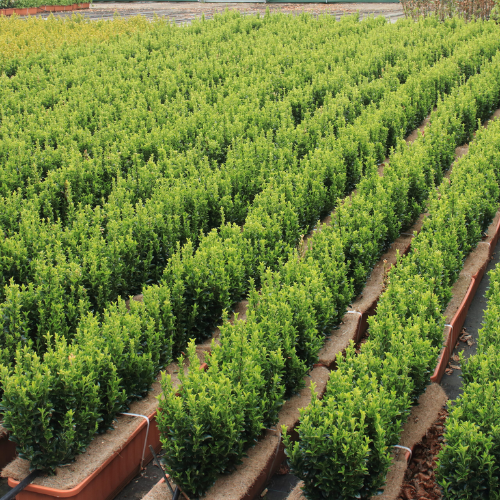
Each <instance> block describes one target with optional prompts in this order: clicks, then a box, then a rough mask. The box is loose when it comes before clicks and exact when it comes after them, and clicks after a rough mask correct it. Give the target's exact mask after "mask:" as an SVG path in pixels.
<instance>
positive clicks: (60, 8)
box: [52, 5, 66, 12]
mask: <svg viewBox="0 0 500 500" xmlns="http://www.w3.org/2000/svg"><path fill="white" fill-rule="evenodd" d="M65 7H66V6H65V5H54V6H53V8H54V10H53V11H52V12H62V11H63V10H64V8H65Z"/></svg>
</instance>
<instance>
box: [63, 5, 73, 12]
mask: <svg viewBox="0 0 500 500" xmlns="http://www.w3.org/2000/svg"><path fill="white" fill-rule="evenodd" d="M71 10H73V5H63V11H64V12H69V11H71Z"/></svg>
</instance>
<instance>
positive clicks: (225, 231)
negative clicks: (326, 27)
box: [4, 33, 498, 466]
mask: <svg viewBox="0 0 500 500" xmlns="http://www.w3.org/2000/svg"><path fill="white" fill-rule="evenodd" d="M497 48H498V40H497V39H494V38H492V36H491V34H490V33H487V34H486V35H485V36H484V37H480V38H479V39H474V41H470V42H469V43H468V44H464V45H463V46H460V47H458V48H457V49H456V51H457V53H456V54H455V55H453V56H452V57H450V58H449V59H445V60H443V61H440V62H439V63H438V64H437V65H436V66H435V67H433V68H430V69H428V70H426V71H423V72H422V74H421V75H412V77H411V78H409V79H408V80H407V83H406V84H405V85H402V86H401V87H399V88H398V90H396V91H395V92H393V93H389V95H388V96H387V98H386V100H385V101H384V106H383V108H382V109H379V110H372V112H373V113H375V114H379V116H382V117H385V118H384V119H381V120H380V121H379V120H375V121H374V122H375V124H376V127H378V130H377V131H376V132H375V131H374V132H373V134H374V135H375V139H374V140H365V139H366V138H360V140H359V141H358V142H359V143H362V146H361V145H359V144H357V142H353V143H352V144H351V145H352V146H354V147H359V149H363V150H362V151H359V150H358V151H356V152H355V155H354V154H353V155H350V156H349V161H350V162H352V163H361V162H362V160H364V159H365V157H366V156H367V155H368V156H369V155H370V153H367V152H366V151H364V149H367V150H368V151H372V152H373V151H375V150H380V149H382V150H383V149H387V147H388V145H389V144H390V142H391V140H394V138H392V139H390V138H388V137H387V136H384V130H385V125H384V122H387V120H388V119H389V118H388V117H389V115H390V116H391V118H394V116H395V114H396V113H399V119H400V120H401V123H402V124H403V125H405V126H408V125H409V123H412V122H413V121H415V120H417V119H421V118H422V117H423V116H425V114H427V112H428V110H429V109H430V108H431V107H432V106H433V105H434V103H435V101H436V99H437V89H440V90H441V91H446V90H449V89H450V88H453V87H454V86H455V85H457V84H458V81H459V80H460V75H461V74H462V75H463V74H464V72H465V73H467V74H468V73H469V72H474V71H475V70H476V65H478V64H479V61H481V60H482V59H483V57H484V56H485V55H487V57H491V55H492V54H493V53H494V52H496V50H497ZM473 54H475V55H473ZM464 76H466V75H464ZM406 85H407V86H406ZM416 89H418V92H419V94H418V98H417V97H416V95H417V94H416V92H417V90H416ZM393 99H394V102H393ZM412 103H413V104H412ZM405 104H406V106H405ZM364 118H366V119H368V118H370V117H369V116H368V115H367V116H366V117H364ZM356 125H357V126H356V127H353V128H352V133H353V134H354V135H356V134H359V135H360V136H364V135H365V134H364V132H366V130H364V129H365V127H366V126H367V123H366V122H365V119H363V120H362V121H360V122H359V124H356ZM370 130H373V129H370ZM403 130H404V129H403ZM385 132H386V133H387V131H386V130H385ZM394 133H395V134H396V137H397V136H398V135H401V134H402V133H403V132H402V131H401V130H395V131H394ZM380 136H381V137H380ZM346 155H347V153H346ZM346 161H347V160H346ZM339 162H340V163H342V161H340V160H339ZM346 168H347V167H346ZM357 168H361V167H360V166H359V165H358V167H357ZM292 177H293V179H288V180H289V181H290V185H288V183H287V184H285V187H287V188H290V190H289V191H287V190H285V192H284V193H281V196H280V195H279V194H276V193H274V194H273V193H272V192H271V193H269V191H273V190H272V189H271V188H269V189H268V190H266V192H265V196H264V195H263V196H262V197H260V198H259V200H258V201H257V202H256V203H255V204H254V205H255V210H253V209H252V212H251V214H250V215H249V217H248V218H247V223H246V224H245V227H244V231H243V233H241V231H240V228H239V227H234V226H229V225H226V226H224V227H223V228H222V229H221V231H220V232H219V233H217V232H215V231H213V232H212V233H210V234H208V235H206V236H204V237H203V238H202V241H201V243H200V245H199V247H198V249H197V250H196V251H195V252H194V255H193V251H194V248H193V246H192V245H190V244H188V245H186V246H185V247H184V248H183V249H182V251H178V252H176V254H175V255H174V257H173V258H172V259H171V261H170V262H169V265H168V266H167V269H166V271H165V273H164V280H163V283H162V286H160V287H148V288H147V289H146V290H145V291H144V303H143V304H136V303H132V304H131V311H130V314H124V312H125V308H124V306H123V305H113V306H112V307H110V308H108V310H107V311H106V314H105V315H104V318H103V319H102V321H99V319H98V318H96V317H94V316H92V315H89V316H87V317H85V318H84V319H83V320H82V321H81V322H80V324H79V332H78V334H77V337H76V338H75V342H74V343H73V344H71V345H62V344H61V343H60V342H58V346H59V347H60V348H59V347H58V349H57V350H56V352H53V351H51V353H50V356H51V359H52V360H54V359H58V361H57V363H62V364H64V365H67V364H68V360H69V359H70V358H71V359H73V356H75V355H76V357H77V360H78V358H80V355H81V356H82V358H83V359H92V360H96V362H92V363H90V365H91V366H92V371H94V370H95V369H96V367H97V369H98V370H102V371H101V372H100V373H99V374H98V377H100V384H99V385H100V389H99V391H100V395H99V396H98V398H100V401H97V400H96V395H95V394H94V393H93V394H92V398H91V399H92V404H93V405H95V406H94V407H93V408H94V410H93V412H94V417H95V415H96V414H97V415H99V416H100V418H101V419H102V421H101V425H102V429H105V428H107V427H108V426H109V425H111V423H112V421H113V418H114V415H115V413H116V411H119V407H120V405H121V404H123V390H119V383H118V382H117V381H118V380H120V379H121V385H122V387H124V388H125V389H126V390H125V397H126V398H131V397H133V396H136V395H137V394H140V393H142V392H144V391H147V388H148V387H149V386H150V384H151V383H152V380H154V376H155V373H156V372H157V371H158V370H159V367H161V366H162V365H163V364H164V363H165V362H167V361H168V359H169V357H170V353H169V349H170V348H172V347H175V348H177V349H179V348H182V347H183V346H184V345H185V344H184V343H185V338H186V336H187V335H189V336H195V337H198V338H200V337H201V338H202V337H203V336H204V335H206V333H207V332H208V331H210V326H212V325H213V324H214V323H215V322H216V321H218V319H219V317H220V315H221V311H222V310H223V309H224V308H227V307H230V305H231V303H234V302H235V301H237V300H239V299H240V298H241V296H242V295H243V294H244V293H246V291H248V281H247V279H248V277H249V276H253V277H254V278H256V279H258V277H259V272H260V271H259V270H258V269H255V268H254V266H255V261H256V260H261V261H263V262H265V263H266V264H269V265H277V264H278V263H279V259H280V258H282V257H285V258H286V257H287V253H288V252H289V249H290V248H291V247H292V245H294V244H295V241H296V240H297V238H298V235H299V232H300V226H299V224H298V221H297V219H298V217H297V215H296V212H297V211H298V210H300V207H301V206H304V205H307V204H309V203H308V202H309V201H311V200H310V199H309V195H310V193H309V192H307V191H306V192H304V193H303V195H302V196H301V197H298V196H297V193H296V192H295V191H294V189H293V188H294V185H296V186H300V185H303V184H304V182H303V178H302V177H301V176H300V173H298V174H297V175H295V176H292ZM292 181H293V182H292ZM325 184H327V183H326V181H325ZM282 187H283V186H280V189H281V188H282ZM323 190H324V191H328V187H327V186H326V185H323ZM314 194H315V195H317V193H314ZM267 195H269V196H267ZM367 197H368V198H369V194H367ZM319 198H320V199H321V197H319ZM313 201H314V203H310V205H311V206H314V207H315V210H316V212H315V214H316V217H318V216H319V214H320V213H321V210H322V209H323V205H322V203H321V202H320V201H318V199H316V200H313ZM415 203H417V202H415ZM252 208H253V207H252ZM356 210H357V207H356V206H351V205H346V206H345V207H344V209H343V211H342V213H343V215H342V217H343V220H342V225H343V226H344V234H346V228H347V227H348V226H349V225H350V224H351V223H352V226H353V227H357V224H359V223H357V222H356V214H355V212H356ZM294 212H295V213H294ZM276 213H278V214H280V215H279V217H276ZM249 221H250V222H249ZM318 238H319V237H318ZM391 239H392V236H391ZM317 241H319V239H317ZM253 245H255V250H256V251H257V255H258V256H259V257H258V258H253V257H252V255H253V254H252V252H251V251H249V250H251V247H252V246H253ZM320 247H321V244H315V248H316V250H313V251H312V254H314V253H315V252H316V251H317V252H321V251H322V250H321V249H320ZM346 248H348V249H349V252H350V257H349V259H352V260H353V261H354V260H356V252H359V249H358V248H356V247H351V246H350V245H349V244H348V243H346ZM247 251H249V252H248V253H245V252H247ZM378 252H379V250H378V249H374V250H373V251H372V252H371V253H370V254H368V255H366V256H365V260H364V261H363V262H365V264H366V265H367V266H368V268H370V267H371V266H372V265H373V263H374V262H375V260H376V258H377V256H378ZM328 258H329V257H328ZM328 258H327V260H328ZM340 260H341V261H344V260H345V257H342V258H341V259H340ZM361 262H362V260H359V262H358V268H357V269H356V270H353V271H352V273H353V276H352V278H353V280H354V282H355V286H356V288H359V287H360V286H362V283H363V281H364V277H363V276H364V274H363V273H366V270H367V269H368V268H367V269H362V266H364V265H365V264H361ZM360 266H361V267H360ZM291 267H292V264H290V268H291ZM49 272H50V273H51V274H53V270H52V269H51V268H50V266H49V267H47V273H49ZM328 272H329V273H330V276H329V280H330V281H331V282H335V273H336V270H335V269H333V268H332V269H330V270H329V271H328ZM77 275H78V273H76V272H74V273H73V276H75V277H76V276H77ZM245 275H246V276H245ZM76 279H78V278H76ZM348 279H350V277H348ZM321 280H322V278H321V279H319V281H318V283H319V282H320V281H321ZM318 283H316V285H317V284H318ZM316 285H315V286H316ZM270 286H272V285H270ZM318 286H319V285H318ZM321 286H322V285H321ZM342 286H344V285H341V284H340V282H339V284H338V285H337V287H338V289H337V290H336V291H335V293H336V294H338V295H339V296H341V295H344V292H343V290H342V289H341V287H342ZM10 290H11V291H12V294H11V295H10V296H9V304H10V305H13V306H15V307H18V306H19V296H20V295H22V294H19V287H17V288H16V286H15V285H14V286H11V287H10ZM64 298H65V299H66V296H64ZM44 300H45V301H46V300H47V297H44ZM341 300H342V301H347V300H348V298H347V295H346V296H345V297H343V298H342V299H341ZM172 311H175V314H172ZM342 312H343V307H341V308H340V309H339V311H337V312H335V313H333V312H331V313H329V314H327V315H326V317H327V320H326V322H324V324H323V325H322V326H321V329H322V331H327V330H328V329H329V326H330V325H331V324H333V323H335V322H338V321H339V320H340V318H341V316H342ZM16 314H19V310H18V309H17V310H16V311H14V312H13V315H12V317H15V315H16ZM21 316H22V314H21ZM313 340H314V345H311V346H310V348H308V349H309V354H308V355H307V356H308V358H307V359H303V360H301V361H299V362H298V364H297V366H296V373H297V375H296V376H295V380H296V381H297V380H299V381H300V380H301V378H302V377H301V373H303V372H304V370H305V369H306V367H307V365H310V364H312V358H314V357H315V353H314V354H311V353H313V352H314V350H315V349H316V350H317V349H318V348H319V346H320V343H321V342H320V339H319V338H315V339H313ZM131 341H133V342H134V348H133V351H135V350H136V349H137V350H138V351H142V352H141V354H140V355H134V356H130V353H129V351H128V348H129V345H130V342H131ZM306 343H307V342H306ZM106 344H107V346H106ZM172 344H173V345H172ZM96 345H99V346H100V348H99V349H97V350H96V349H95V346H96ZM140 346H143V347H140ZM106 348H108V349H109V350H110V352H111V353H112V354H113V357H114V358H113V359H116V367H118V368H116V369H115V368H114V365H112V364H110V363H108V364H107V365H105V364H103V360H102V359H101V353H102V352H104V351H105V349H106ZM146 349H147V352H144V351H146ZM87 356H90V357H88V358H87ZM95 356H99V360H97V358H95ZM35 358H36V357H34V356H33V355H32V353H31V352H30V351H29V350H26V349H25V350H24V351H22V352H20V354H19V355H18V359H17V364H18V365H19V369H17V368H15V369H14V370H15V373H11V374H10V375H9V376H6V377H4V380H5V381H6V382H5V383H6V384H8V391H7V389H6V393H7V392H8V394H6V396H5V398H4V399H5V401H11V402H13V401H14V399H15V393H16V391H17V389H16V388H17V387H24V386H27V385H29V383H28V381H27V380H25V378H26V377H28V378H29V377H35V371H34V370H33V367H34V366H36V370H37V372H38V374H37V375H36V377H37V380H40V381H43V383H44V384H45V386H47V385H48V386H50V383H51V382H50V381H52V382H53V383H54V384H55V385H54V387H56V385H57V384H59V383H61V381H60V377H58V376H56V375H55V374H56V373H57V372H58V371H59V370H55V369H52V370H50V369H48V368H47V367H44V365H43V364H42V363H40V362H39V361H36V363H34V360H35ZM82 358H80V360H81V359H82ZM293 358H294V359H298V358H296V357H293ZM290 359H292V357H290ZM28 362H29V365H30V366H31V367H32V371H30V372H29V373H27V372H23V370H22V365H23V364H24V363H28ZM80 363H81V361H78V367H79V368H78V369H80V370H82V369H83V367H82V365H81V364H80ZM76 365H77V362H76V361H74V362H73V363H72V370H73V371H74V370H76ZM53 368H54V367H53ZM47 370H49V371H51V374H49V373H48V371H47ZM113 370H115V371H113ZM81 373H82V376H83V375H84V372H83V371H82V372H81ZM39 375H40V378H38V376H39ZM73 375H74V373H73V374H71V376H73ZM23 380H24V381H25V382H26V383H24V382H23ZM76 380H78V377H77V378H76ZM74 383H75V382H74V381H73V382H72V383H71V384H74ZM6 386H7V385H6ZM48 386H47V387H45V388H44V390H47V391H50V390H52V391H53V397H57V398H59V400H60V401H61V405H64V404H65V403H64V401H62V400H63V399H64V393H63V392H62V391H63V390H69V389H68V387H69V385H68V386H67V387H66V386H65V387H64V388H63V387H61V390H60V391H59V390H56V389H54V388H52V389H51V388H50V387H48ZM292 387H293V386H291V387H290V388H289V389H288V390H290V391H291V390H293V389H292ZM87 389H88V388H87ZM87 389H86V390H87ZM89 390H92V391H93V389H92V388H90V389H89ZM108 390H109V392H108ZM56 393H57V394H56ZM12 397H14V399H11V398H12ZM30 397H31V396H30ZM34 397H35V396H34ZM36 397H38V396H36ZM91 399H90V397H82V398H81V400H80V404H84V403H85V404H88V403H89V402H90V400H91ZM40 404H42V402H40ZM43 404H44V405H46V404H48V403H47V400H44V401H43ZM37 405H39V403H37ZM5 406H6V408H8V410H9V412H11V413H10V415H12V416H11V417H10V416H9V415H7V417H6V422H7V420H9V419H10V422H14V421H15V425H16V429H17V430H16V434H18V436H17V437H18V439H19V440H20V442H21V443H24V444H22V446H25V447H26V449H28V448H29V446H28V443H29V442H31V441H30V440H33V439H34V437H33V434H31V435H30V434H29V433H27V427H26V425H25V423H24V422H21V420H22V418H21V420H19V418H20V416H21V415H22V412H17V411H15V410H14V407H12V408H11V407H10V403H6V404H5ZM37 407H40V406H37ZM63 407H64V406H63ZM96 407H97V409H95V408H96ZM47 408H48V407H47ZM73 418H80V417H79V415H78V413H75V414H74V415H73ZM92 422H94V420H92ZM30 425H33V421H31V424H30ZM37 425H38V424H37ZM85 425H87V424H85ZM92 425H93V424H92ZM75 427H76V428H77V429H78V432H80V426H79V425H78V424H75ZM90 431H91V429H88V430H84V431H82V435H84V437H82V443H84V442H85V440H87V439H88V436H89V435H90ZM21 436H22V437H21ZM50 439H54V437H53V436H50V438H49V440H50ZM44 446H45V444H44V442H43V440H38V441H37V444H36V447H40V448H41V449H43V447H44ZM82 446H83V445H82ZM77 452H78V451H77V450H76V451H75V450H74V449H72V453H77ZM30 453H31V452H30ZM36 457H37V458H36V460H41V461H44V462H43V463H44V465H45V466H47V463H48V462H47V460H48V458H49V457H48V456H47V454H46V453H41V454H37V455H36ZM62 460H64V458H61V457H59V456H58V457H55V458H53V461H54V462H55V463H56V464H57V463H60V462H61V461H62Z"/></svg>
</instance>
